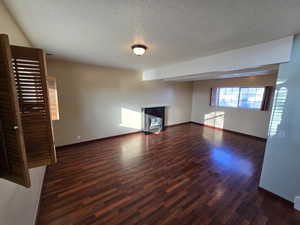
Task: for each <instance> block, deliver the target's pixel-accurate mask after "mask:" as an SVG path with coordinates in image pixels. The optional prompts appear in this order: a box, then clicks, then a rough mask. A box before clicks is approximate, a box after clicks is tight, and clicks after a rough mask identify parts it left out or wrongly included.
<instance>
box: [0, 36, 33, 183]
mask: <svg viewBox="0 0 300 225" xmlns="http://www.w3.org/2000/svg"><path fill="white" fill-rule="evenodd" d="M11 60H12V58H11V49H10V46H9V40H8V36H7V35H4V34H1V35H0V120H1V123H2V128H1V129H2V141H1V146H2V147H1V146H0V148H1V149H0V151H2V153H3V154H2V156H5V158H6V159H5V160H7V165H6V166H5V165H3V164H2V166H1V177H2V178H5V179H7V180H11V181H13V182H15V183H18V184H21V185H23V186H26V187H30V177H29V171H28V165H27V158H26V152H25V144H24V139H23V130H22V123H21V117H20V109H19V105H18V99H17V93H16V86H15V81H14V74H13V68H12V63H11ZM4 151H5V152H4Z"/></svg>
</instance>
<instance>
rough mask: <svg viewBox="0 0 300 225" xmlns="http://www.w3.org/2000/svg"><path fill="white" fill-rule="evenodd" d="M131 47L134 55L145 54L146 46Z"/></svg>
mask: <svg viewBox="0 0 300 225" xmlns="http://www.w3.org/2000/svg"><path fill="white" fill-rule="evenodd" d="M131 49H132V51H133V53H134V54H135V55H138V56H141V55H144V54H145V52H146V50H147V47H146V46H145V45H132V46H131Z"/></svg>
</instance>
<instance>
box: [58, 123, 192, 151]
mask: <svg viewBox="0 0 300 225" xmlns="http://www.w3.org/2000/svg"><path fill="white" fill-rule="evenodd" d="M190 123H191V121H188V122H182V123H176V124H172V125H166V128H172V127H176V126H181V125H185V124H190ZM139 133H143V131H135V132H131V133H125V134H118V135H113V136H109V137H104V138H97V139H92V140H88V141H82V142H77V143H73V144H67V145H60V146H57V147H56V149H62V148H67V147H72V146H75V145H81V144H88V143H93V142H97V141H103V140H107V139H112V138H117V137H124V136H128V135H134V134H139Z"/></svg>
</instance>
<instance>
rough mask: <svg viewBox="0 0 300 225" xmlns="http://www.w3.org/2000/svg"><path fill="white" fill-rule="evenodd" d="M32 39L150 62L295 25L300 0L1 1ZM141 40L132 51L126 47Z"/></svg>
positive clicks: (253, 40) (80, 54) (67, 55)
mask: <svg viewBox="0 0 300 225" xmlns="http://www.w3.org/2000/svg"><path fill="white" fill-rule="evenodd" d="M4 2H5V3H6V5H7V7H8V8H9V10H10V11H11V13H12V14H13V15H14V16H15V18H16V20H17V21H18V23H19V24H20V26H21V27H22V28H23V30H24V32H25V33H26V34H27V36H28V38H29V39H30V41H31V42H32V43H33V45H34V46H36V47H40V48H43V49H45V50H46V51H47V52H49V53H52V54H54V56H53V57H58V58H64V59H67V60H74V61H79V62H85V63H90V64H97V65H106V66H115V67H122V68H132V69H140V70H146V69H152V68H156V67H160V66H163V65H168V64H173V63H178V62H181V61H186V60H190V59H194V58H198V57H203V56H207V55H212V54H216V53H219V52H223V51H227V50H230V49H236V48H241V47H245V46H250V45H254V44H258V43H262V42H267V41H271V40H274V39H279V38H282V37H286V36H288V35H291V34H294V33H298V32H300V23H299V21H300V13H299V12H300V0H184V1H183V0H52V1H49V0H48V1H47V0H26V1H24V0H4ZM135 43H145V44H146V45H147V46H148V47H149V51H148V52H147V53H146V55H145V56H142V57H137V56H134V55H133V54H132V53H131V50H130V46H131V45H132V44H135Z"/></svg>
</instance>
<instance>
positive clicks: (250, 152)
mask: <svg viewBox="0 0 300 225" xmlns="http://www.w3.org/2000/svg"><path fill="white" fill-rule="evenodd" d="M264 148H265V143H264V142H262V141H259V140H256V139H253V138H249V137H244V136H241V135H237V134H232V133H229V132H224V131H220V130H215V129H212V128H206V127H202V126H199V125H195V124H185V125H180V126H176V127H171V128H169V129H167V130H166V131H164V132H163V133H161V134H159V135H155V134H153V135H144V134H133V135H128V136H124V137H117V138H112V139H107V140H103V141H98V142H93V143H87V144H80V145H77V146H71V147H65V148H63V149H60V150H59V151H58V160H59V163H58V164H56V165H54V166H50V167H49V168H48V169H47V172H46V177H45V182H44V187H43V191H42V197H41V205H40V215H39V220H38V222H39V223H38V224H40V225H50V224H51V225H83V224H86V225H88V224H89V225H91V224H104V225H125V224H131V225H134V224H140V225H146V224H147V225H149V224H161V225H178V224H180V225H194V224H195V225H299V224H300V213H299V212H297V211H295V210H293V208H292V207H291V206H290V205H289V204H288V203H286V202H285V201H282V200H278V199H275V198H273V197H272V196H270V195H269V194H266V193H265V192H263V191H260V190H258V188H257V187H258V180H259V176H260V171H261V165H262V160H263V155H264Z"/></svg>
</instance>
